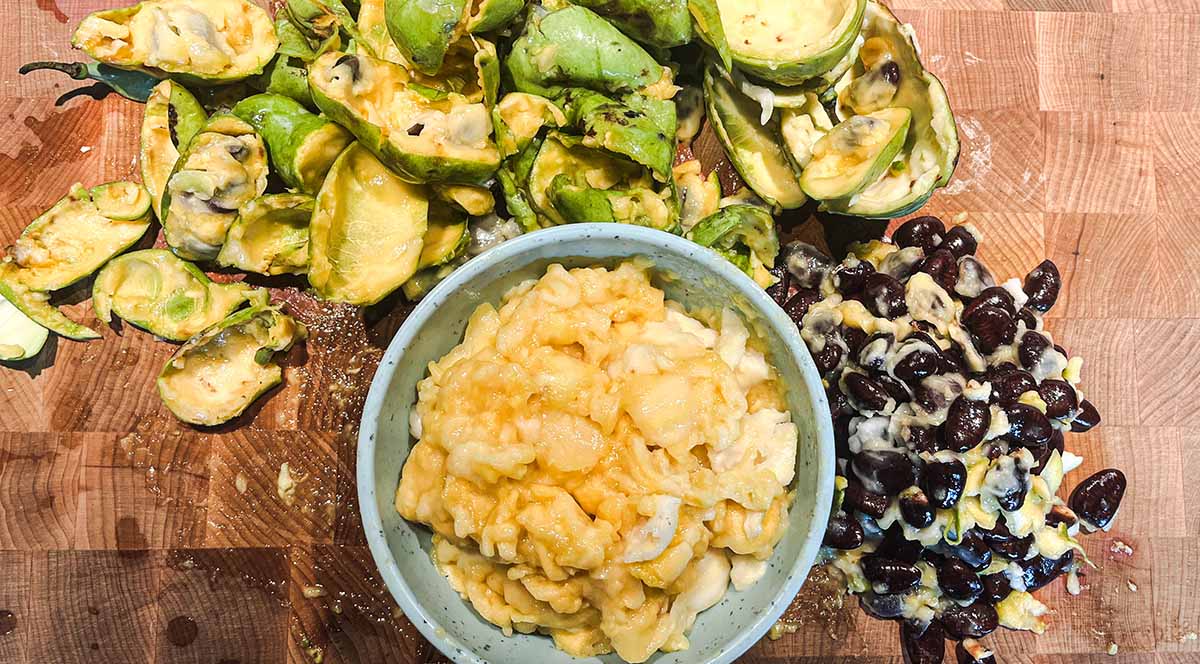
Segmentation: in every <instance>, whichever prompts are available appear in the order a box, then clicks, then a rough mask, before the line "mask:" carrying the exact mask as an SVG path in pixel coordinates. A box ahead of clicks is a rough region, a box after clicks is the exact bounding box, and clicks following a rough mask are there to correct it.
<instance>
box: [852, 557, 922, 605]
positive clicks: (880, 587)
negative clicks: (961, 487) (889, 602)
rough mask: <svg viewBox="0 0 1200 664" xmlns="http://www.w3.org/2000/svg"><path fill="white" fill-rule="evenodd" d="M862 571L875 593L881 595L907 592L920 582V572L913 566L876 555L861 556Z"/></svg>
mask: <svg viewBox="0 0 1200 664" xmlns="http://www.w3.org/2000/svg"><path fill="white" fill-rule="evenodd" d="M862 571H863V576H865V577H866V578H867V581H870V582H871V587H872V588H873V589H874V590H875V592H876V593H879V594H883V595H893V594H897V593H903V592H907V591H909V590H912V589H913V588H916V587H917V585H919V584H920V582H921V571H920V570H918V569H917V568H916V567H915V566H913V565H908V564H905V563H903V562H900V561H899V560H893V559H891V558H885V557H883V556H880V555H878V554H870V555H867V556H863V559H862Z"/></svg>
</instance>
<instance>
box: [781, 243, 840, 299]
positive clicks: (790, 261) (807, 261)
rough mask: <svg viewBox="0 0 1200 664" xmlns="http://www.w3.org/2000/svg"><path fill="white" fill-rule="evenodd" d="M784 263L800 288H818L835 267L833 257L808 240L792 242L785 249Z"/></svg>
mask: <svg viewBox="0 0 1200 664" xmlns="http://www.w3.org/2000/svg"><path fill="white" fill-rule="evenodd" d="M783 263H784V265H786V266H787V271H788V272H789V273H790V274H791V275H792V279H793V282H792V283H794V284H796V285H797V286H799V287H800V288H812V289H816V288H818V287H820V285H821V282H822V281H824V280H825V275H827V274H829V271H830V270H832V269H833V259H832V258H830V257H829V256H828V255H826V254H825V252H823V251H821V250H820V249H817V248H816V247H814V246H813V245H811V244H808V243H807V242H792V243H790V244H788V245H787V248H786V249H785V250H784V260H783Z"/></svg>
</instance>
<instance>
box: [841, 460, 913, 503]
mask: <svg viewBox="0 0 1200 664" xmlns="http://www.w3.org/2000/svg"><path fill="white" fill-rule="evenodd" d="M850 466H851V468H852V469H853V470H854V474H855V475H856V476H858V479H859V480H860V481H861V482H862V484H863V486H864V487H866V489H867V490H868V491H871V492H873V493H882V494H885V495H888V496H895V495H897V494H899V493H900V492H901V491H903V490H905V489H907V488H908V487H910V486H912V485H913V484H916V479H917V469H916V467H914V466H913V463H912V461H911V460H910V459H909V458H908V455H906V454H903V453H901V452H892V451H889V450H864V451H863V452H861V453H859V454H857V455H855V457H854V461H853V462H851V464H850Z"/></svg>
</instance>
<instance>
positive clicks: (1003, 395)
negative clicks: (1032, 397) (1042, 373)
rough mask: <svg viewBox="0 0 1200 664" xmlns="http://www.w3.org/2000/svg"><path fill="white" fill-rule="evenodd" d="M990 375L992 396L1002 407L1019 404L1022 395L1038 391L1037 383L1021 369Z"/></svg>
mask: <svg viewBox="0 0 1200 664" xmlns="http://www.w3.org/2000/svg"><path fill="white" fill-rule="evenodd" d="M988 373H989V374H990V375H989V377H988V380H989V381H990V382H991V384H992V396H993V397H995V401H996V403H998V404H1000V405H1001V406H1007V405H1009V404H1014V403H1017V399H1020V398H1021V395H1022V394H1025V393H1026V392H1028V391H1030V390H1036V389H1037V381H1035V380H1034V379H1033V376H1031V375H1030V374H1029V372H1027V371H1022V370H1021V369H1011V370H1009V371H1007V372H1003V373H998V374H992V373H991V372H988Z"/></svg>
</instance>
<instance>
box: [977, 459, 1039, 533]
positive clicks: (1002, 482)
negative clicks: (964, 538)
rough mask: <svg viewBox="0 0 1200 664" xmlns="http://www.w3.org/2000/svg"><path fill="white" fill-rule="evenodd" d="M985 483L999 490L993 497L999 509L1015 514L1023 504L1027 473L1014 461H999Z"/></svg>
mask: <svg viewBox="0 0 1200 664" xmlns="http://www.w3.org/2000/svg"><path fill="white" fill-rule="evenodd" d="M985 481H987V482H990V483H992V485H993V486H995V487H998V488H999V492H998V493H996V494H995V496H996V502H997V503H999V504H1000V508H1001V509H1003V510H1005V511H1008V512H1016V511H1017V510H1019V509H1021V506H1022V505H1024V504H1025V494H1026V492H1027V491H1028V490H1029V471H1027V470H1024V469H1022V468H1021V467H1020V466H1019V465H1017V462H1016V461H1015V459H1013V458H1011V457H1010V458H1008V459H1001V460H1000V461H999V462H998V463H997V464H996V465H995V466H993V467H992V469H991V470H989V471H988V474H987V479H986V480H985ZM981 537H982V536H981Z"/></svg>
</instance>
